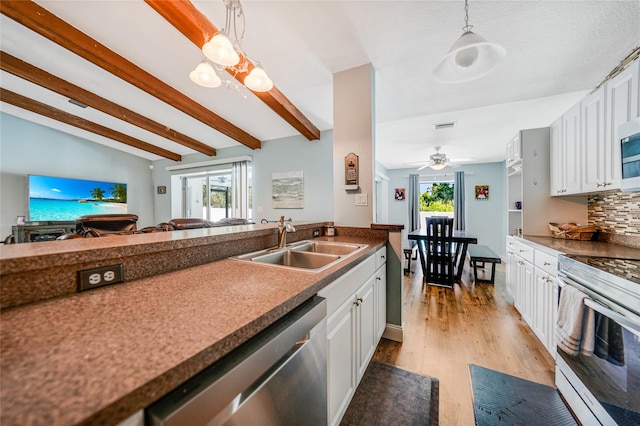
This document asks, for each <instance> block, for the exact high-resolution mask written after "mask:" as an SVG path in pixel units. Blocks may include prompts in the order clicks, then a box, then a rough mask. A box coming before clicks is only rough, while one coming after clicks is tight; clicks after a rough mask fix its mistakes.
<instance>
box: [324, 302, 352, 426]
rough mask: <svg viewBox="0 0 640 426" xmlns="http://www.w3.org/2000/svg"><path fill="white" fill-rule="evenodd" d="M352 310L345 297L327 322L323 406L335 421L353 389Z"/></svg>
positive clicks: (335, 421) (349, 398)
mask: <svg viewBox="0 0 640 426" xmlns="http://www.w3.org/2000/svg"><path fill="white" fill-rule="evenodd" d="M355 315H356V311H355V309H354V308H353V301H352V300H348V301H346V302H345V303H344V304H343V305H342V306H341V307H340V308H339V309H338V310H337V311H336V312H335V314H334V315H333V316H332V317H331V318H330V320H329V321H328V322H327V330H328V331H327V379H328V390H327V391H328V395H327V404H328V407H327V410H328V416H329V420H330V423H331V424H337V423H339V421H340V419H341V418H342V415H343V414H344V412H345V411H346V409H347V407H348V406H349V402H350V401H351V397H353V394H354V392H355V390H356V386H357V385H356V379H355V371H356V359H355V356H354V355H355V351H356V347H355V342H356V339H355V336H356V317H355Z"/></svg>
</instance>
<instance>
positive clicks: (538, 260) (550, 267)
mask: <svg viewBox="0 0 640 426" xmlns="http://www.w3.org/2000/svg"><path fill="white" fill-rule="evenodd" d="M534 264H535V265H536V267H538V268H540V269H542V270H543V271H544V272H546V273H547V274H549V275H551V276H554V277H555V276H556V275H557V272H558V256H557V255H556V256H554V255H552V254H549V253H545V252H543V251H541V250H536V251H535V262H534Z"/></svg>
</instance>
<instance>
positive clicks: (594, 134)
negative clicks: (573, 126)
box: [580, 86, 611, 192]
mask: <svg viewBox="0 0 640 426" xmlns="http://www.w3.org/2000/svg"><path fill="white" fill-rule="evenodd" d="M580 109H581V114H582V165H583V167H582V191H583V192H593V191H598V190H600V189H602V188H605V187H606V185H607V171H606V170H605V165H606V162H605V152H606V151H607V150H610V149H611V147H610V146H609V147H607V146H606V145H607V144H606V139H605V133H606V132H605V128H604V121H605V90H604V86H602V87H600V88H599V89H598V90H596V91H595V92H593V93H592V94H590V95H589V96H587V97H586V98H584V100H583V101H582V102H581V103H580ZM609 174H610V171H609Z"/></svg>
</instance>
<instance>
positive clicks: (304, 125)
mask: <svg viewBox="0 0 640 426" xmlns="http://www.w3.org/2000/svg"><path fill="white" fill-rule="evenodd" d="M145 2H146V3H147V4H148V5H149V6H151V7H152V8H153V9H154V10H155V11H156V12H158V13H159V14H160V15H162V17H163V18H164V19H166V20H167V21H168V22H169V23H170V24H171V25H173V26H174V27H175V28H176V29H177V30H178V31H180V32H181V33H182V34H183V35H184V36H185V37H187V38H188V39H189V40H191V42H192V43H193V44H195V45H196V46H198V48H202V45H203V44H204V43H205V42H207V41H209V40H210V39H211V37H213V36H214V35H215V34H216V33H217V32H218V28H216V26H215V25H213V24H212V23H211V21H209V19H207V17H206V16H204V15H203V14H202V13H200V11H199V10H198V9H196V7H195V6H194V5H193V4H192V3H191V2H190V1H189V0H172V1H166V0H145ZM252 69H253V64H251V62H250V61H249V70H248V72H246V73H237V74H236V73H235V72H233V71H230V70H229V69H227V72H229V74H231V75H232V76H233V77H235V79H236V80H238V81H239V82H240V83H243V84H244V78H245V77H246V76H247V75H248V74H249V72H250V71H251V70H252ZM253 93H254V94H255V95H256V96H257V97H258V98H260V99H261V100H262V101H263V102H264V103H265V104H267V105H268V106H269V108H271V109H272V110H273V111H274V112H275V113H276V114H278V115H279V116H280V117H282V118H283V119H284V120H285V121H286V122H287V123H289V124H290V125H291V126H293V127H294V128H295V129H296V130H297V131H298V132H300V134H302V135H303V136H304V137H306V138H307V139H308V140H317V139H320V130H319V129H318V128H317V127H316V126H315V125H314V124H313V123H312V122H311V121H310V120H309V119H308V118H307V117H305V115H304V114H303V113H302V112H301V111H300V110H299V109H298V108H297V107H296V106H295V105H294V104H293V103H292V102H291V101H290V100H289V99H287V97H286V96H285V95H284V94H283V93H282V92H280V90H278V88H277V87H275V86H274V87H273V89H271V90H270V91H268V92H253Z"/></svg>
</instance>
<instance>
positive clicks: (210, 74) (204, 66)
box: [189, 61, 222, 87]
mask: <svg viewBox="0 0 640 426" xmlns="http://www.w3.org/2000/svg"><path fill="white" fill-rule="evenodd" d="M189 78H190V79H191V81H193V82H194V83H196V84H197V85H200V86H203V87H218V86H220V84H222V81H221V80H220V77H218V74H216V71H215V70H214V69H213V67H212V66H211V64H210V63H208V62H207V61H203V62H200V63H199V64H198V66H197V67H196V68H195V69H194V70H193V71H191V72H190V73H189Z"/></svg>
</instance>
